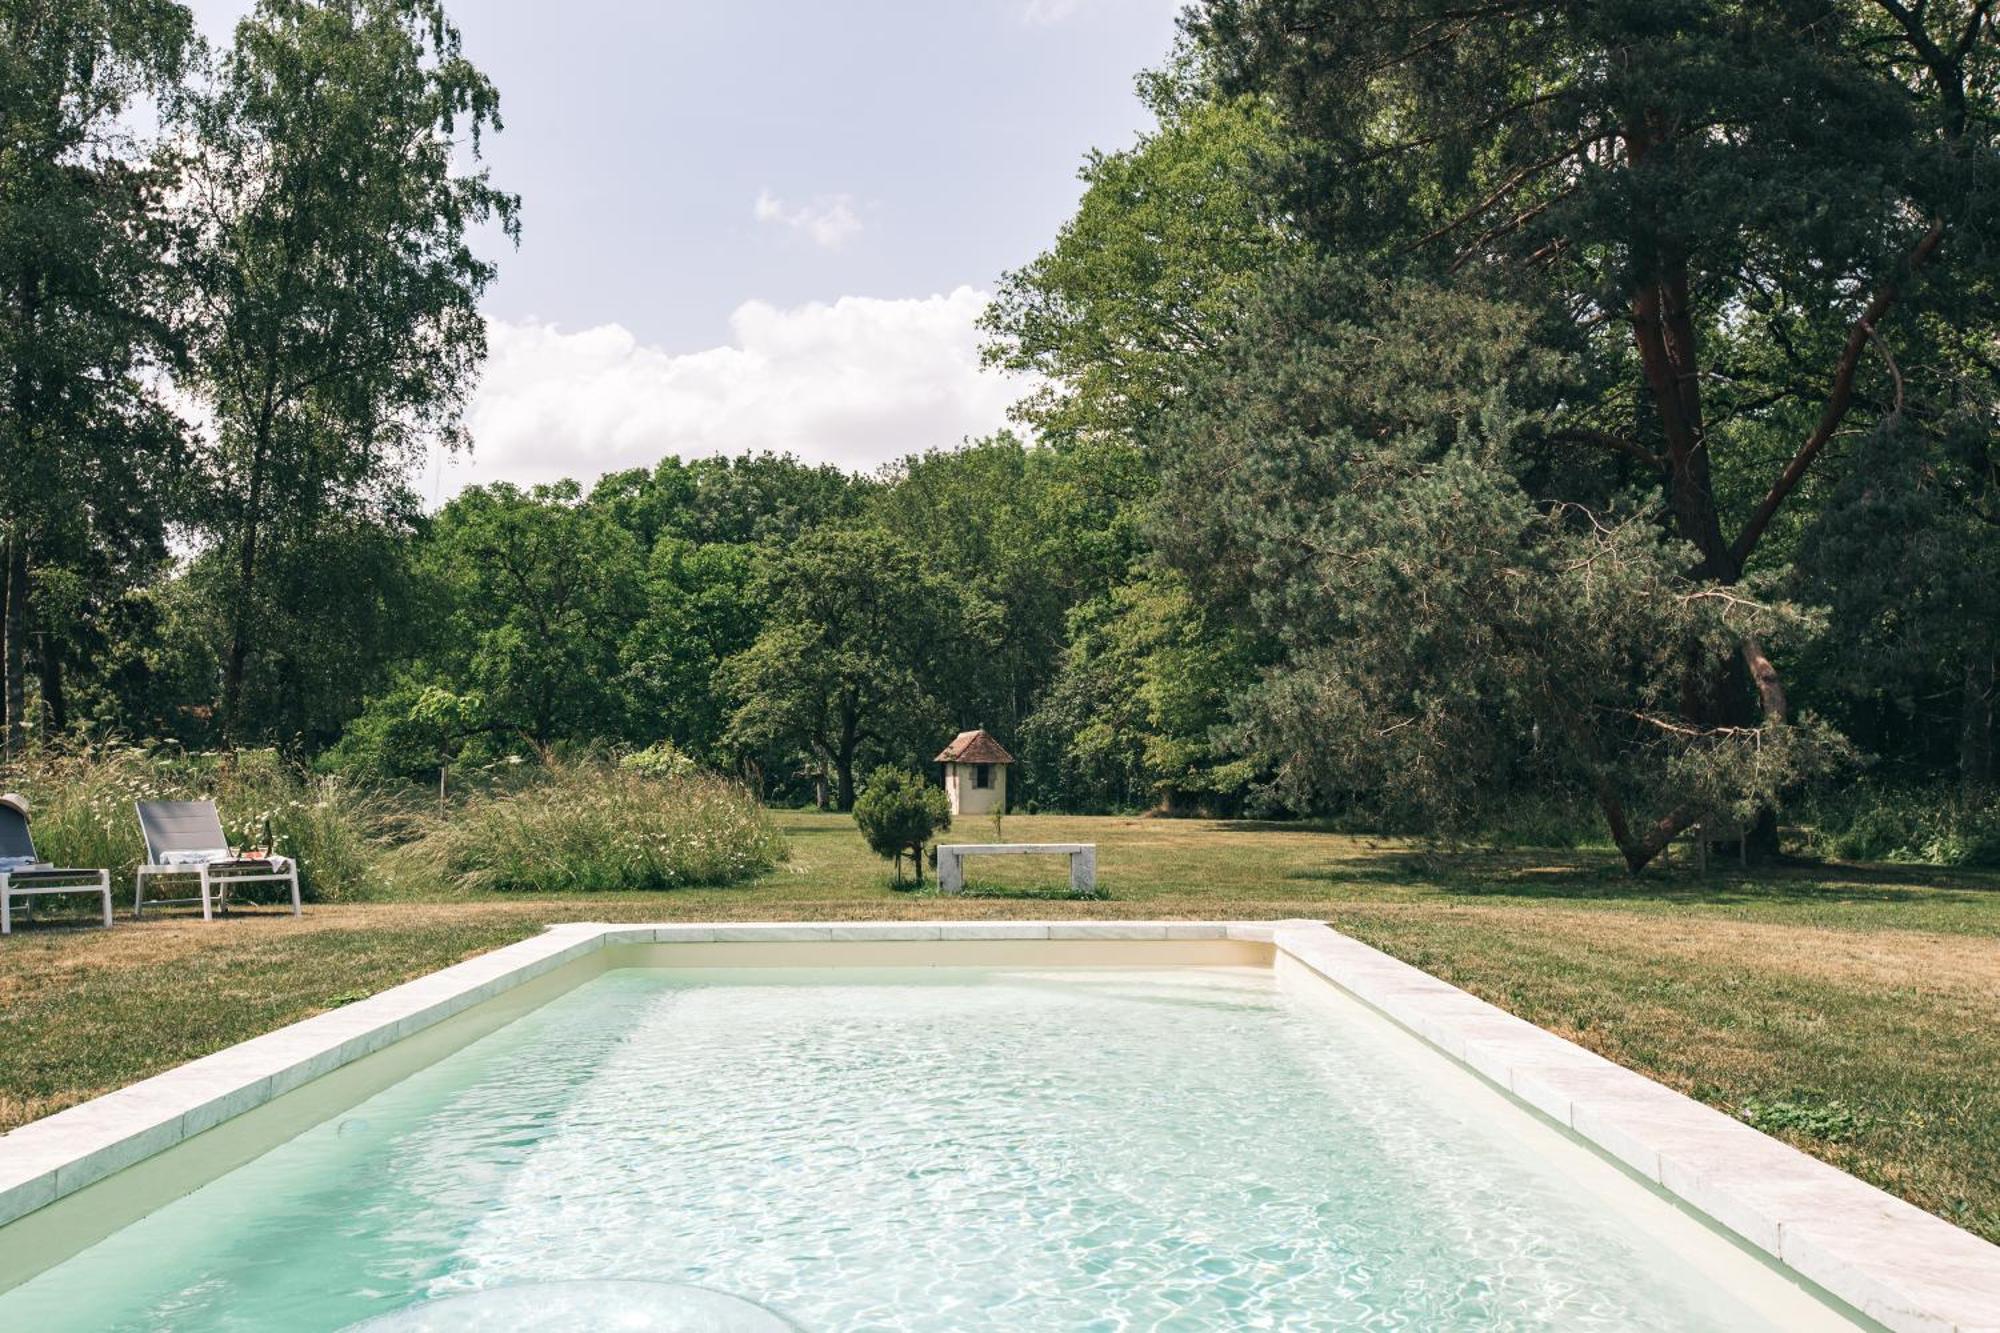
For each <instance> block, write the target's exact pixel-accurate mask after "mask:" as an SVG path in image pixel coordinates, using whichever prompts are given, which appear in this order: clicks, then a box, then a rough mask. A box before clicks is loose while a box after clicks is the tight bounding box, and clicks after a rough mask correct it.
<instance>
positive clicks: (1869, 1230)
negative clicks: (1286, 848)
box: [0, 921, 2000, 1333]
mask: <svg viewBox="0 0 2000 1333" xmlns="http://www.w3.org/2000/svg"><path fill="white" fill-rule="evenodd" d="M994 940H1078V941H1092V940H1094V941H1120V940H1125V941H1138V940H1169V941H1195V940H1234V941H1244V942H1252V943H1258V944H1262V943H1267V942H1268V943H1269V944H1270V945H1271V946H1272V961H1273V966H1274V967H1278V968H1280V969H1285V968H1293V967H1296V968H1303V969H1305V970H1306V971H1307V972H1310V973H1313V974H1316V975H1318V976H1319V977H1322V978H1324V979H1325V980H1327V981H1330V982H1332V983H1333V984H1334V985H1336V986H1338V987H1340V988H1341V989H1343V990H1345V991H1347V992H1348V993H1349V994H1351V995H1353V996H1355V997H1356V998H1357V999H1359V1000H1361V1001H1362V1002H1364V1003H1366V1004H1368V1005H1369V1006H1371V1007H1372V1008H1374V1009H1376V1010H1378V1011H1379V1012H1381V1013H1382V1014H1384V1015H1386V1016H1387V1017H1389V1018H1390V1019H1392V1020H1393V1021H1395V1022H1396V1023H1398V1024H1400V1025H1401V1026H1403V1027H1404V1028H1406V1029H1408V1030H1409V1031H1410V1032H1412V1033H1414V1034H1416V1035H1417V1036H1418V1037H1421V1038H1422V1039H1423V1040H1425V1041H1427V1042H1429V1043H1430V1044H1431V1045H1432V1046H1434V1047H1436V1048H1437V1049H1439V1050H1441V1051H1442V1052H1444V1053H1445V1054H1446V1055H1449V1056H1450V1057H1452V1058H1453V1059H1455V1060H1457V1061H1459V1062H1461V1063H1462V1064H1464V1065H1466V1066H1467V1067H1469V1068H1470V1069H1472V1070H1473V1071H1475V1072H1476V1073H1478V1074H1479V1075H1481V1076H1482V1077H1484V1078H1485V1079H1486V1080H1488V1081H1489V1082H1491V1083H1493V1084H1495V1085H1497V1086H1498V1087H1499V1088H1501V1089H1503V1090H1504V1091H1507V1092H1509V1093H1511V1094H1512V1095H1513V1096H1515V1097H1516V1098H1518V1099H1520V1100H1521V1101H1523V1102H1525V1103H1527V1104H1528V1105H1530V1106H1532V1107H1534V1108H1535V1109H1536V1110H1538V1111H1540V1112H1541V1113H1543V1114H1544V1115H1546V1116H1548V1117H1549V1118H1550V1119H1552V1120H1553V1121H1555V1122H1556V1123H1557V1124H1559V1125H1561V1126H1563V1127H1565V1128H1567V1129H1569V1130H1570V1131H1572V1132H1573V1133H1575V1134H1576V1135H1577V1136H1578V1137H1580V1138H1582V1139H1583V1140H1585V1141H1587V1142H1588V1143H1590V1144H1592V1145H1594V1146H1595V1147H1596V1148H1598V1149H1599V1150H1601V1151H1602V1152H1604V1153H1605V1154H1607V1155H1609V1156H1610V1157H1612V1158H1614V1159H1616V1160H1617V1161H1619V1162H1621V1163H1623V1164H1624V1165H1625V1166H1626V1167H1627V1168H1628V1169H1629V1170H1631V1171H1632V1172H1634V1173H1636V1174H1637V1175H1639V1176H1640V1177H1642V1178H1644V1179H1645V1180H1647V1181H1649V1182H1651V1183H1652V1184H1654V1185H1656V1186H1657V1187H1658V1188H1659V1189H1661V1190H1663V1191H1664V1192H1665V1193H1666V1194H1668V1195H1670V1196H1672V1197H1674V1198H1676V1199H1678V1200H1680V1201H1681V1202H1683V1203H1684V1204H1686V1205H1687V1206H1689V1207H1690V1208H1692V1209H1693V1210H1695V1211H1696V1212H1698V1213H1700V1214H1703V1215H1705V1216H1706V1217H1708V1218H1709V1219H1711V1220H1712V1221H1714V1222H1715V1223H1718V1224H1719V1225H1721V1226H1722V1227H1724V1228H1726V1229H1727V1230H1728V1231H1730V1232H1732V1233H1734V1235H1736V1236H1737V1237H1738V1238H1739V1239H1740V1240H1742V1241H1743V1242H1744V1243H1746V1244H1748V1245H1750V1246H1752V1247H1754V1248H1755V1249H1757V1250H1761V1251H1763V1252H1764V1253H1766V1254H1767V1255H1769V1256H1770V1257H1771V1258H1773V1259H1775V1260H1776V1261H1777V1262H1778V1263H1779V1264H1780V1265H1782V1266H1784V1267H1788V1268H1790V1269H1792V1270H1793V1271H1795V1272H1796V1273H1798V1274H1799V1275H1800V1276H1802V1277H1804V1278H1806V1279H1807V1280H1809V1281H1810V1282H1812V1283H1814V1284H1816V1285H1817V1286H1819V1287H1821V1288H1822V1289H1824V1290H1825V1291H1827V1292H1829V1293H1831V1294H1832V1295H1834V1296H1836V1297H1838V1298H1839V1299H1840V1300H1842V1301H1845V1302H1846V1303H1847V1304H1849V1305H1851V1306H1852V1307H1854V1308H1855V1309H1856V1310H1858V1311H1860V1312H1861V1313H1862V1314H1864V1315H1866V1316H1868V1317H1869V1318H1871V1319H1874V1320H1877V1321H1879V1322H1880V1323H1881V1324H1883V1325H1885V1326H1887V1327H1889V1328H1891V1329H1895V1330H1898V1333H1903V1331H1904V1330H1911V1331H1921V1333H2000V1246H1994V1245H1991V1244H1989V1243H1988V1242H1986V1241H1984V1240H1981V1239H1979V1238H1978V1237H1977V1236H1974V1235H1972V1234H1971V1233H1970V1232H1967V1231H1963V1230H1961V1229H1959V1228H1958V1227H1955V1226H1952V1225H1951V1224H1950V1223H1948V1222H1945V1221H1943V1220H1942V1219H1940V1218H1937V1217H1934V1216H1932V1215H1931V1214H1929V1213H1926V1212H1924V1211H1923V1210H1922V1209H1920V1208H1917V1207H1915V1206H1913V1205H1911V1204H1908V1203H1905V1202H1904V1201H1903V1200H1901V1199H1898V1198H1896V1197H1894V1196H1893V1195H1890V1194H1887V1193H1885V1192H1883V1191H1882V1190H1879V1189H1876V1188H1875V1187H1874V1186H1872V1185H1868V1184H1866V1183H1864V1182H1862V1181H1860V1180H1857V1179H1856V1178H1855V1177H1853V1176H1850V1175H1848V1174H1846V1173H1845V1172H1843V1171H1840V1170H1838V1169H1837V1168H1835V1167H1832V1166H1829V1165H1827V1164H1826V1163H1824V1162H1821V1161H1819V1160H1817V1159H1816V1158H1813V1157H1811V1156H1808V1155H1807V1154H1805V1153H1802V1152H1799V1151H1797V1150H1796V1149H1794V1148H1791V1147H1789V1146H1787V1145H1786V1144H1783V1143H1780V1142H1778V1141H1777V1140H1776V1139H1773V1138H1770V1137H1769V1136H1767V1135H1765V1134H1762V1133H1759V1132H1758V1131H1756V1130H1754V1129H1751V1128H1750V1127H1749V1126H1748V1125H1745V1124H1743V1123H1742V1122H1741V1121H1738V1120H1735V1119H1733V1118H1731V1117H1730V1116H1728V1115H1725V1114H1723V1113H1722V1112H1720V1111H1716V1110H1714V1109H1712V1108H1710V1107H1707V1106H1703V1105H1702V1104H1700V1103H1699V1102H1696V1101H1693V1100H1691V1099H1690V1098H1687V1097H1684V1096H1682V1095H1681V1094H1679V1093H1677V1092H1674V1091H1672V1090H1671V1089H1669V1088H1666V1087H1663V1086H1661V1085H1660V1084H1658V1083H1655V1082H1653V1081H1652V1080H1651V1079H1648V1078H1646V1077H1644V1076H1643V1075H1640V1074H1636V1073H1634V1072H1632V1071H1631V1070H1629V1069H1626V1068H1624V1067H1623V1066H1621V1065H1617V1064H1614V1063H1613V1062H1611V1061H1609V1060H1606V1059H1604V1058H1603V1057H1601V1056H1598V1055H1594V1054H1592V1053H1591V1052H1589V1051H1587V1050H1585V1049H1583V1048H1582V1047H1580V1046H1577V1045H1575V1044H1574V1043H1572V1042H1569V1041H1566V1040H1564V1039H1563V1038H1561V1037H1558V1036H1556V1035H1555V1034H1554V1033H1551V1032H1548V1031H1546V1030H1544V1029H1542V1028H1539V1027H1537V1026H1535V1025H1534V1024H1532V1023H1529V1022H1527V1021H1526V1020H1524V1019H1520V1018H1516V1017H1514V1016H1513V1015H1511V1014H1509V1013H1506V1012H1505V1011H1504V1010H1501V1009H1499V1008H1496V1007H1495V1006H1493V1005H1491V1004H1488V1003H1486V1002H1485V1001H1483V1000H1480V999H1478V998H1476V997H1474V996H1472V995H1469V994H1467V993H1466V992H1465V991H1462V990H1460V989H1458V988H1457V987H1456V986H1452V985H1450V984H1448V983H1446V982H1444V981H1441V980H1439V979H1438V978H1436V977H1433V976H1431V975H1430V974H1429V973H1427V972H1424V971H1421V970H1419V969H1417V968H1414V967H1411V966H1409V965H1408V964H1406V963H1402V962H1399V961H1397V960H1396V959H1394V958H1391V957H1390V956H1389V955H1387V954H1385V953H1382V952H1381V951H1380V950H1377V949H1373V948H1370V947H1369V946H1368V945H1365V944H1362V943H1361V942H1360V941H1358V940H1354V939H1350V938H1348V937H1347V936H1345V935H1341V934H1339V933H1337V932H1335V931H1333V930H1331V929H1329V928H1328V927H1327V926H1325V925H1324V924H1321V923H1319V922H1314V921H1281V922H1216V921H1103V922H1099V921H968V922H934V921H933V922H926V921H898V922H825V923H783V924H769V925H752V924H735V923H728V924H724V923H718V924H712V925H601V924H573V925H562V926H553V927H551V928H549V929H548V930H547V931H546V932H544V933H543V934H541V935H539V936H537V937H535V938H533V939H528V940H523V941H522V942H520V943H518V944H514V945H509V946H508V947H506V948H503V949H498V950H495V951H494V952H492V953H488V954H483V955H481V956H479V957H477V958H473V959H470V960H468V961H466V962H463V963H459V964H457V965H456V966H453V967H448V968H445V969H443V970H442V971H439V972H435V973H432V974H431V975H429V976H426V977H421V978H419V979H417V980H415V981H412V982H408V983H406V984H404V985H401V986H396V987H394V988H392V989H390V990H386V991H383V992H382V993H381V994H379V995H376V996H373V997H370V998H368V999H365V1000H361V1001H358V1002H356V1003H354V1004H350V1005H347V1006H345V1007H343V1008H339V1009H334V1010H330V1011H328V1012H326V1013H323V1014H319V1015H316V1016H314V1017H312V1018H308V1019H306V1020H304V1021H303V1022H299V1023H294V1024H292V1025H291V1026H289V1027H285V1028H280V1029H279V1030H277V1031H275V1032H271V1033H267V1034H265V1035H264V1036H261V1037H256V1038H253V1039H251V1040H249V1041H246V1042H243V1043H241V1044H239V1045H236V1046H232V1047H229V1048H228V1049H226V1050H222V1051H218V1052H216V1053H215V1054H213V1055H209V1056H205V1057H203V1058H202V1059H199V1060H195V1061H192V1062H190V1063H188V1064H185V1065H182V1066H180V1067H179V1068H177V1069H172V1070H169V1071H168V1072H166V1073H164V1074H160V1075H157V1076H156V1077H153V1078H149V1079H146V1080H144V1081H143V1082H140V1083H135V1084H133V1085H131V1086H130V1087H127V1088H122V1089H120V1090H119V1091H117V1092H113V1093H109V1094H107V1095H106V1096H103V1097H99V1098H97V1099H95V1100H94V1101H90V1102H86V1103H84V1104H82V1105H80V1106H75V1107H72V1108H70V1109H69V1110H67V1111H62V1112H58V1113H57V1114H55V1115H52V1116H49V1117H47V1118H46V1119H43V1120H38V1121H35V1122H33V1123H31V1124H28V1125H25V1126H23V1127H21V1128H20V1129H17V1130H15V1131H14V1132H13V1133H11V1134H7V1135H4V1136H0V1226H5V1225H6V1224H8V1223H11V1222H13V1221H15V1220H17V1219H20V1218H23V1217H26V1216H27V1215H28V1214H30V1213H33V1212H35V1211H37V1210H39V1209H41V1208H43V1207H46V1206H47V1205H49V1204H52V1203H54V1202H55V1201H56V1200H58V1199H62V1198H65V1197H67V1196H69V1195H71V1194H74V1193H75V1192H76V1191H78V1190H81V1189H83V1188H85V1187H86V1186H89V1185H91V1184H94V1183H95V1182H97V1181H100V1180H103V1179H105V1178H107V1177H109V1176H111V1175H113V1174H114V1173H116V1172H119V1171H121V1170H123V1169H124V1168H126V1167H128V1166H132V1165H134V1164H135V1163H138V1162H140V1161H143V1160H145V1159H147V1158H150V1157H152V1156H154V1155H155V1154H158V1153H161V1152H163V1151H165V1150H166V1149H168V1148H171V1147H173V1146H175V1145H177V1144H179V1143H181V1142H183V1141H185V1140H188V1139H192V1138H193V1137H195V1136H196V1135H198V1134H201V1133H203V1132H204V1131H206V1130H209V1129H213V1128H215V1127H216V1126H218V1125H220V1124H222V1123H223V1122H224V1121H227V1120H229V1119H231V1118H232V1117H235V1116H238V1115H241V1114H243V1113H244V1112H246V1111H250V1110H252V1109H254V1108H257V1107H259V1106H262V1105H264V1104H266V1103H268V1102H270V1101H272V1100H273V1099H274V1098H277V1097H280V1096H282V1095H283V1094H285V1093H287V1092H290V1091H292V1090H294V1089H296V1088H299V1087H302V1086H303V1085H305V1084H307V1083H309V1082H311V1081H312V1080H314V1079H317V1078H319V1077H321V1076H322V1075H325V1074H328V1073H331V1072H332V1071H334V1070H336V1069H340V1068H341V1067H343V1066H345V1065H348V1064H350V1063H352V1062H354V1061H357V1060H360V1059H362V1058H363V1057H365V1056H368V1055H371V1054H373V1053H374V1052H376V1051H379V1050H382V1049H383V1048H385V1047H387V1046H389V1045H391V1044H392V1043H395V1042H397V1041H400V1040H402V1039H403V1038H405V1037H409V1036H412V1035H414V1034H416V1033H419V1032H422V1031H424V1030H426V1029H428V1028H431V1027H433V1026H435V1025H436V1024H438V1023H441V1022H444V1021H445V1020H446V1019H449V1018H451V1017H453V1016H455V1015H457V1014H460V1013H462V1012H464V1011H466V1010H468V1009H471V1008H472V1007H474V1006H476V1005H479V1004H481V1003H483V1002H485V1001H487V1000H491V999H494V998H496V997H498V996H501V995H503V994H505V993H506V992H508V991H510V990H513V989H515V988H516V987H519V986H522V985H524V984H525V983H527V982H530V981H533V980H535V979H536V978H538V977H542V976H544V975H546V974H548V973H549V972H552V971H554V970H556V969H558V968H561V967H565V966H567V965H568V964H571V963H574V962H578V961H579V960H583V959H585V958H587V957H588V956H589V955H591V954H593V953H596V952H598V951H601V950H604V949H606V948H608V947H612V946H621V945H648V944H668V945H671V944H702V945H711V944H758V943H762V944H841V943H912V944H921V943H923V942H926V941H994ZM910 961H911V962H912V963H914V964H918V965H922V964H925V963H927V962H930V961H933V960H931V959H927V958H924V957H923V956H922V954H921V951H913V953H912V956H911V959H910ZM708 965H714V964H712V963H711V964H708Z"/></svg>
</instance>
